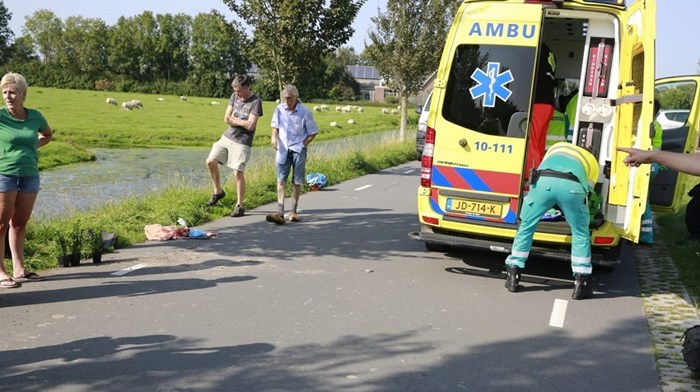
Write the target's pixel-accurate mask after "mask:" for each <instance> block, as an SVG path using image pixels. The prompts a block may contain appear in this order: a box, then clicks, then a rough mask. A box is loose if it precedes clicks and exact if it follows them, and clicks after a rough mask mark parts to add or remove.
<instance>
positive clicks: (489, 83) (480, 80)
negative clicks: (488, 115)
mask: <svg viewBox="0 0 700 392" xmlns="http://www.w3.org/2000/svg"><path fill="white" fill-rule="evenodd" d="M500 70H501V63H491V62H489V63H488V64H487V65H486V72H484V71H482V70H481V68H477V69H475V70H474V72H472V76H471V78H472V79H473V80H474V81H475V82H476V83H477V85H476V86H474V87H472V88H470V89H469V93H470V94H471V95H472V98H473V99H477V98H480V97H483V98H484V103H483V105H484V106H485V107H489V108H492V107H494V106H496V97H498V98H500V99H501V100H502V101H503V102H505V101H507V100H508V97H510V94H512V93H513V92H512V91H511V90H509V89H508V88H506V84H508V83H510V82H512V81H513V74H512V73H511V72H510V70H507V71H506V72H500ZM499 72H500V73H499Z"/></svg>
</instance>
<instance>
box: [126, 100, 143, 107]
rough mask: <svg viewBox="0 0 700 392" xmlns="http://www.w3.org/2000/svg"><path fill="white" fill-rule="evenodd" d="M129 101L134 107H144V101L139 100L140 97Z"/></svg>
mask: <svg viewBox="0 0 700 392" xmlns="http://www.w3.org/2000/svg"><path fill="white" fill-rule="evenodd" d="M129 102H131V106H132V107H133V108H134V109H141V108H143V103H142V102H141V101H139V100H138V99H132V100H131V101H129Z"/></svg>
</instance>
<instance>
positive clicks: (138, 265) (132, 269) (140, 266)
mask: <svg viewBox="0 0 700 392" xmlns="http://www.w3.org/2000/svg"><path fill="white" fill-rule="evenodd" d="M146 265H147V264H146V263H141V264H136V265H132V266H131V267H129V268H124V269H123V270H120V271H115V272H112V275H116V276H121V275H126V274H128V273H129V272H131V271H136V270H137V269H141V268H143V267H145V266H146Z"/></svg>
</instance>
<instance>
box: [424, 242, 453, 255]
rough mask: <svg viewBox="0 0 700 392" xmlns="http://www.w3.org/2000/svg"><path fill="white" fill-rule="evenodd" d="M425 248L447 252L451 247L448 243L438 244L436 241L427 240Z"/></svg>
mask: <svg viewBox="0 0 700 392" xmlns="http://www.w3.org/2000/svg"><path fill="white" fill-rule="evenodd" d="M425 249H427V250H429V251H431V252H443V253H444V252H447V251H448V250H449V249H450V247H449V246H447V245H443V244H436V243H434V242H426V243H425Z"/></svg>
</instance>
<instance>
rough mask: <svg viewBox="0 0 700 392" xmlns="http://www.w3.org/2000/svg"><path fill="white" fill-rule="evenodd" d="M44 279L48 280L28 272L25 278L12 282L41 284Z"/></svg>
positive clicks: (20, 277) (18, 278) (15, 279)
mask: <svg viewBox="0 0 700 392" xmlns="http://www.w3.org/2000/svg"><path fill="white" fill-rule="evenodd" d="M44 279H46V278H45V277H43V276H41V275H39V274H37V273H36V272H27V273H25V274H24V275H23V276H19V277H17V278H12V280H14V281H15V282H17V283H27V282H41V281H42V280H44Z"/></svg>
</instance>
